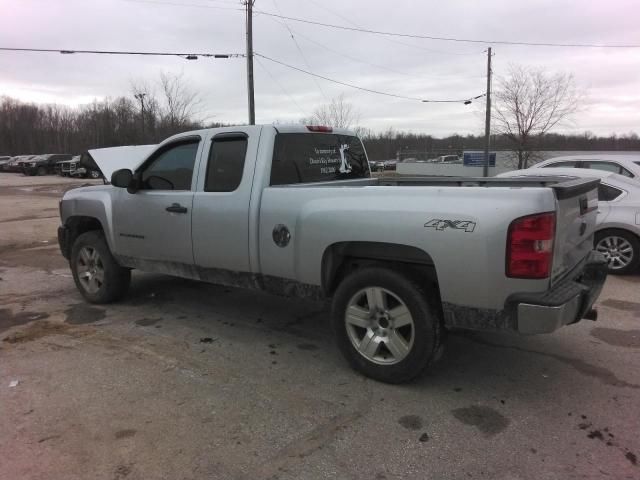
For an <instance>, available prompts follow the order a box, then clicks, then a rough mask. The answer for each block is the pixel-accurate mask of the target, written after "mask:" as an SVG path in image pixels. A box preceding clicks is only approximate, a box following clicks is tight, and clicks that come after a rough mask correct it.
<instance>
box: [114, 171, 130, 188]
mask: <svg viewBox="0 0 640 480" xmlns="http://www.w3.org/2000/svg"><path fill="white" fill-rule="evenodd" d="M132 179H133V172H132V171H131V170H129V169H128V168H121V169H120V170H116V171H115V172H113V173H112V174H111V185H113V186H114V187H118V188H127V187H128V186H129V184H130V183H131V180H132Z"/></svg>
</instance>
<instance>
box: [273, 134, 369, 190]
mask: <svg viewBox="0 0 640 480" xmlns="http://www.w3.org/2000/svg"><path fill="white" fill-rule="evenodd" d="M369 176H370V171H369V164H368V162H367V155H366V153H365V151H364V147H363V146H362V142H361V141H360V139H359V138H358V137H354V136H350V135H338V134H326V133H279V134H278V135H277V136H276V142H275V146H274V149H273V161H272V164H271V185H286V184H291V183H308V182H327V181H331V180H345V179H353V178H366V177H369Z"/></svg>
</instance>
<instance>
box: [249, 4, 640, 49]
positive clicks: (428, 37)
mask: <svg viewBox="0 0 640 480" xmlns="http://www.w3.org/2000/svg"><path fill="white" fill-rule="evenodd" d="M255 13H259V14H261V15H267V16H270V17H276V18H280V19H283V20H291V21H292V22H300V23H307V24H309V25H318V26H321V27H328V28H335V29H338V30H349V31H352V32H362V33H370V34H374V35H386V36H389V37H405V38H420V39H423V40H441V41H445V42H461V43H482V44H485V45H489V44H500V45H518V46H529V47H583V48H640V44H627V45H611V44H596V43H546V42H517V41H510V40H477V39H470V38H454V37H436V36H432V35H417V34H411V33H398V32H385V31H382V30H372V29H368V28H358V27H349V26H346V25H334V24H331V23H324V22H317V21H314V20H305V19H303V18H296V17H288V16H286V15H279V14H277V13H272V12H265V11H263V10H255Z"/></svg>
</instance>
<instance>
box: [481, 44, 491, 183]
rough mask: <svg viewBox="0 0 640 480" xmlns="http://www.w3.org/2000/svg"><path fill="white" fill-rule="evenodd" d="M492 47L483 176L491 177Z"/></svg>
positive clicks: (488, 60)
mask: <svg viewBox="0 0 640 480" xmlns="http://www.w3.org/2000/svg"><path fill="white" fill-rule="evenodd" d="M490 140H491V47H489V48H488V49H487V111H486V118H485V120H484V169H483V172H482V173H483V176H485V177H488V176H489V146H490V143H491V141H490Z"/></svg>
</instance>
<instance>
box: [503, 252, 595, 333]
mask: <svg viewBox="0 0 640 480" xmlns="http://www.w3.org/2000/svg"><path fill="white" fill-rule="evenodd" d="M576 273H577V275H574V276H572V277H571V278H569V279H568V280H565V281H563V282H560V283H559V284H557V285H556V286H554V287H553V289H551V290H550V291H548V292H546V293H545V294H543V295H530V296H526V295H525V296H516V298H513V299H510V302H509V303H510V304H511V305H512V307H513V310H512V311H513V312H514V315H515V320H516V321H515V324H516V330H517V331H518V332H519V333H523V334H536V333H551V332H553V331H555V330H557V329H558V328H560V327H562V326H564V325H569V324H572V323H576V322H578V321H580V320H581V319H583V318H584V317H585V315H587V313H589V312H590V310H591V309H592V307H593V304H594V302H595V301H596V299H597V298H598V296H599V295H600V292H601V291H602V286H603V285H604V282H605V280H606V278H607V262H606V260H605V259H604V256H602V255H601V254H599V253H596V252H591V254H590V255H589V257H588V258H587V260H586V262H585V263H584V265H583V267H582V268H579V269H578V272H576Z"/></svg>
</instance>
